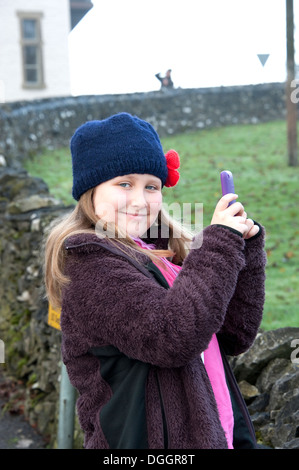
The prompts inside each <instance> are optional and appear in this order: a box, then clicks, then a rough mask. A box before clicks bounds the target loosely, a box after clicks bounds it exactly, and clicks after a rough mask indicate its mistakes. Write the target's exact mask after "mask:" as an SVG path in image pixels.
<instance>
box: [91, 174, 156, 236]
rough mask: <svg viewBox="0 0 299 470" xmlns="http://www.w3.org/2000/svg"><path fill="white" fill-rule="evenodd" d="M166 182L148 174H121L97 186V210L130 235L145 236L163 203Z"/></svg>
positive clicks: (95, 204)
mask: <svg viewBox="0 0 299 470" xmlns="http://www.w3.org/2000/svg"><path fill="white" fill-rule="evenodd" d="M161 189H162V183H161V180H160V179H159V178H157V177H156V176H153V175H148V174H137V173H134V174H130V175H125V176H117V177H116V178H113V179H111V180H108V181H105V182H104V183H101V184H99V185H98V186H96V188H95V190H94V196H93V204H94V208H95V213H96V215H97V216H98V217H99V219H101V221H104V222H112V223H115V224H116V225H117V226H118V227H119V228H120V229H121V230H123V231H125V232H126V234H127V235H130V236H132V237H141V236H142V235H143V234H144V233H145V232H146V231H147V230H148V228H149V227H150V226H151V225H152V224H153V223H154V222H155V220H156V218H157V216H158V213H159V211H160V209H161V206H162V192H161Z"/></svg>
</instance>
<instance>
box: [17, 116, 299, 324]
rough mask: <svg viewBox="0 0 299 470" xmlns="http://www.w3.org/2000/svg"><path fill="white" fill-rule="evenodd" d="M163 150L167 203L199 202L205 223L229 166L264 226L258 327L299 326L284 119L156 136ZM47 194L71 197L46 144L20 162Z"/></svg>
mask: <svg viewBox="0 0 299 470" xmlns="http://www.w3.org/2000/svg"><path fill="white" fill-rule="evenodd" d="M162 144H163V148H164V150H165V152H166V151H167V150H169V149H170V148H174V149H175V150H177V151H178V152H179V154H180V157H181V168H180V173H181V179H180V182H179V184H178V186H177V187H174V188H172V189H168V188H165V189H164V190H163V193H164V201H165V202H166V203H167V204H171V203H172V202H174V201H176V202H179V203H181V204H182V203H187V202H188V203H195V202H199V203H203V210H204V211H203V221H204V226H206V225H209V223H210V220H211V217H212V214H213V211H214V208H215V205H216V203H217V201H218V199H219V198H220V197H221V191H220V178H219V173H220V172H221V171H222V170H225V169H228V170H231V171H232V172H233V173H234V179H235V191H236V193H237V194H238V195H239V200H240V201H241V202H242V203H243V204H244V206H245V209H246V211H247V213H248V216H249V217H252V218H253V219H255V220H257V221H258V222H260V223H261V224H262V225H264V226H265V228H266V232H267V238H266V250H267V255H268V265H267V281H266V303H265V310H264V320H263V323H262V327H263V328H264V329H275V328H280V327H284V326H297V327H298V326H299V307H298V305H299V263H298V259H299V217H298V209H299V191H298V189H299V167H296V168H291V167H288V165H287V150H286V149H287V143H286V124H285V122H272V123H266V124H258V125H246V126H231V127H223V128H216V129H209V130H201V131H198V132H194V133H188V134H182V135H177V136H171V137H167V138H163V139H162ZM26 168H27V170H28V171H29V173H31V174H32V175H34V176H39V177H41V178H43V179H44V180H45V181H46V183H47V184H48V185H49V188H50V190H51V192H52V194H53V195H55V196H56V197H57V198H59V199H62V200H63V201H64V202H65V203H66V204H72V203H73V202H74V201H73V200H72V197H71V184H72V182H71V179H72V175H71V159H70V154H69V150H68V149H61V150H55V151H45V153H43V154H42V155H37V156H36V157H34V158H33V159H32V160H30V161H28V162H27V165H26Z"/></svg>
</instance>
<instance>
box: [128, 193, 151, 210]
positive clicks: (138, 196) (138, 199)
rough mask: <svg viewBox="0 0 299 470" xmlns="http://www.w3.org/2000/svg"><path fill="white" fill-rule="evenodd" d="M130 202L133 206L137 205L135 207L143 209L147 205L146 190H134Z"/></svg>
mask: <svg viewBox="0 0 299 470" xmlns="http://www.w3.org/2000/svg"><path fill="white" fill-rule="evenodd" d="M130 204H131V206H132V207H135V208H137V207H138V208H140V209H142V208H143V207H146V205H147V202H146V198H145V195H144V192H143V191H142V190H138V189H136V190H135V191H133V192H132V194H131V198H130Z"/></svg>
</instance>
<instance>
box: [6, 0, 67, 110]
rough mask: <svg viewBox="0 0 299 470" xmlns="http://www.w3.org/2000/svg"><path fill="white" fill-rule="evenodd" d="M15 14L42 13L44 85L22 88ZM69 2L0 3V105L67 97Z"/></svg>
mask: <svg viewBox="0 0 299 470" xmlns="http://www.w3.org/2000/svg"><path fill="white" fill-rule="evenodd" d="M18 12H30V13H41V14H42V17H41V38H42V42H41V45H42V63H43V75H44V86H43V87H42V88H40V89H38V88H31V89H27V88H24V86H23V71H22V50H21V27H20V19H19V16H18ZM69 32H70V7H69V0H51V1H49V0H26V1H24V0H0V102H2V103H3V102H5V101H18V100H32V99H38V98H47V97H55V96H65V95H70V71H69V59H68V56H69V51H68V34H69Z"/></svg>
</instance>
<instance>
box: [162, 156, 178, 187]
mask: <svg viewBox="0 0 299 470" xmlns="http://www.w3.org/2000/svg"><path fill="white" fill-rule="evenodd" d="M165 158H166V165H167V168H168V176H167V178H166V182H165V186H166V187H167V188H171V187H172V186H175V185H176V184H177V182H178V181H179V179H180V173H179V171H178V170H177V169H178V168H179V167H180V157H179V154H178V153H177V152H176V151H175V150H168V152H167V153H166V154H165Z"/></svg>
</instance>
